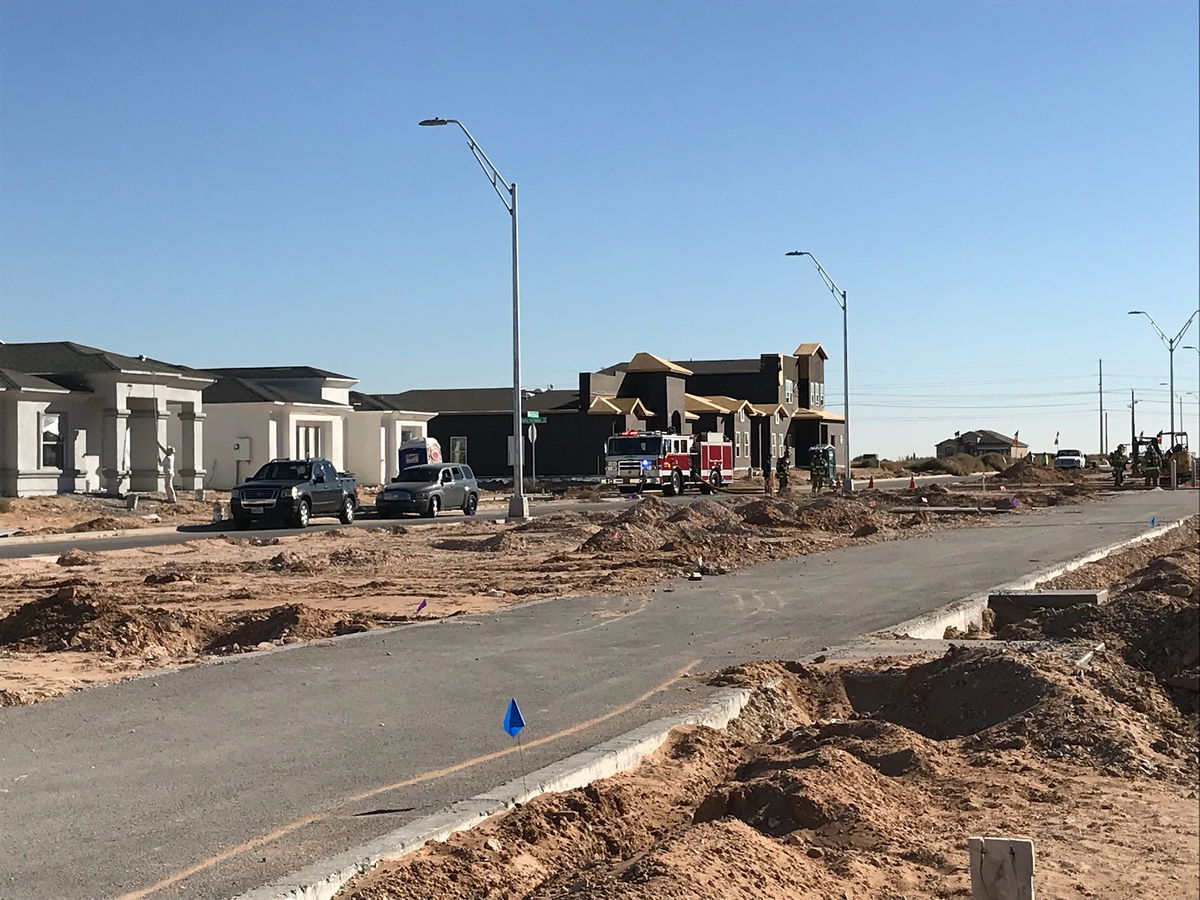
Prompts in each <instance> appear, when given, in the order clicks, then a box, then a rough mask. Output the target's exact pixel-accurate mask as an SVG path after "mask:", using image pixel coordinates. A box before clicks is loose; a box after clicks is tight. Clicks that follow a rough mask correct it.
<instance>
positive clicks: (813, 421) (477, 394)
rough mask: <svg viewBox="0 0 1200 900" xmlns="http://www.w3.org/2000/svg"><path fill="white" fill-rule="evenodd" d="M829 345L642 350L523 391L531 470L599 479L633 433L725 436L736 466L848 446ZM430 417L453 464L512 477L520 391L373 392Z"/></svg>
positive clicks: (799, 461) (800, 460)
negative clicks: (689, 356)
mask: <svg viewBox="0 0 1200 900" xmlns="http://www.w3.org/2000/svg"><path fill="white" fill-rule="evenodd" d="M827 358H828V357H827V355H826V353H825V351H824V349H823V348H822V347H821V345H820V344H815V343H813V344H801V345H800V346H799V347H797V348H796V350H795V352H794V353H791V354H786V353H783V354H781V353H767V354H763V355H761V356H759V357H757V358H751V359H718V360H687V361H671V360H668V359H664V358H662V357H659V356H655V355H654V354H652V353H637V354H635V355H634V356H633V358H632V359H630V360H629V361H628V362H623V363H618V364H616V365H613V366H609V367H607V368H604V369H600V370H599V371H595V372H580V373H579V387H578V389H577V390H549V391H524V392H523V393H522V401H521V411H522V412H523V413H526V414H528V413H531V412H536V413H538V414H539V417H540V418H543V419H545V421H544V422H543V423H541V424H539V425H538V426H537V441H536V446H530V445H528V444H527V445H526V453H525V459H526V470H527V473H528V474H532V473H533V472H534V471H535V470H534V465H535V457H536V474H538V475H539V476H541V475H546V476H556V475H563V476H572V475H595V474H597V473H598V472H600V471H602V467H603V460H604V445H605V441H606V440H607V439H608V438H609V436H611V435H613V434H616V433H618V432H621V431H626V430H629V429H645V430H650V431H663V432H670V433H674V434H693V433H697V432H720V433H723V434H725V435H726V436H727V437H728V438H729V440H730V442H731V443H732V444H733V447H734V467H735V469H741V470H745V469H747V468H750V467H758V466H761V465H762V463H763V461H764V460H765V459H772V460H774V459H777V458H779V457H780V456H782V455H783V453H784V451H785V449H787V448H794V450H795V453H794V454H793V455H792V461H793V463H794V464H796V465H803V464H804V463H805V462H806V461H807V455H808V448H809V447H811V446H813V445H814V444H818V443H832V444H834V445H835V446H837V447H838V448H839V450H840V448H841V447H843V446H844V443H843V441H844V438H843V434H844V429H845V420H844V419H843V418H842V416H840V415H837V414H836V413H831V412H829V411H827V410H826V409H825V408H824V407H825V404H824V400H825V383H824V382H825V379H824V369H823V364H824V361H825V359H827ZM366 400H369V401H373V402H379V403H386V404H392V405H396V406H399V407H402V408H405V409H412V410H422V411H425V412H427V413H430V414H431V416H432V418H431V420H430V422H429V434H430V435H431V436H433V437H436V438H437V439H438V440H439V441H440V442H441V444H442V450H443V452H444V453H446V454H447V457H448V458H450V459H453V460H458V461H462V462H468V463H470V465H471V467H472V468H473V469H474V470H475V471H476V473H478V474H480V475H483V476H486V477H503V476H504V475H505V474H507V473H508V472H510V471H511V469H510V466H511V461H510V458H509V452H508V439H509V435H511V434H512V415H513V413H512V389H511V388H478V389H457V388H456V389H450V390H412V391H405V392H404V393H399V394H370V395H364V401H366Z"/></svg>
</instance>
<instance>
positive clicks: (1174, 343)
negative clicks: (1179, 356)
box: [1129, 309, 1200, 441]
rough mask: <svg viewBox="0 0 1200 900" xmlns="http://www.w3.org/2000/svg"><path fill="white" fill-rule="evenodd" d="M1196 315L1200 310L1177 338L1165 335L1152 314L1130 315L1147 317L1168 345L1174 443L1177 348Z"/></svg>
mask: <svg viewBox="0 0 1200 900" xmlns="http://www.w3.org/2000/svg"><path fill="white" fill-rule="evenodd" d="M1196 313H1200V309H1198V310H1196V312H1194V313H1192V314H1191V315H1190V316H1188V320H1187V321H1186V322H1184V323H1183V327H1182V328H1180V329H1179V333H1178V334H1176V335H1175V337H1173V338H1169V337H1167V336H1166V335H1165V334H1163V330H1162V329H1161V328H1159V327H1158V323H1157V322H1155V321H1154V319H1153V318H1151V316H1150V313H1148V312H1146V311H1145V310H1141V309H1131V310H1130V311H1129V315H1131V316H1145V317H1146V318H1147V319H1150V324H1151V325H1152V326H1153V327H1154V330H1155V331H1157V332H1158V336H1159V338H1161V339H1162V342H1163V343H1164V344H1166V345H1167V356H1168V358H1169V359H1170V363H1171V384H1170V386H1171V440H1172V441H1174V440H1175V347H1176V346H1177V345H1178V344H1179V341H1180V339H1181V338H1182V337H1183V335H1184V332H1186V331H1187V330H1188V326H1189V325H1191V324H1192V319H1194V318H1196Z"/></svg>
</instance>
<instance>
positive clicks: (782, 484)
mask: <svg viewBox="0 0 1200 900" xmlns="http://www.w3.org/2000/svg"><path fill="white" fill-rule="evenodd" d="M789 453H790V451H788V450H786V449H785V450H784V451H783V456H781V457H779V459H778V460H776V461H775V484H776V486H777V487H778V488H779V493H781V494H782V493H783V492H784V491H786V490H787V489H788V478H789V476H790V473H791V468H792V461H791V459H790V456H789Z"/></svg>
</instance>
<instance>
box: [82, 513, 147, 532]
mask: <svg viewBox="0 0 1200 900" xmlns="http://www.w3.org/2000/svg"><path fill="white" fill-rule="evenodd" d="M145 524H146V523H145V522H144V521H143V520H142V519H137V518H134V517H133V516H126V517H120V518H118V517H117V516H98V517H97V518H95V519H88V520H87V521H86V522H80V523H79V524H78V525H72V526H71V527H70V528H68V529H67V530H66V532H65V533H67V534H78V533H81V532H85V531H123V530H126V529H129V528H142V527H144V526H145Z"/></svg>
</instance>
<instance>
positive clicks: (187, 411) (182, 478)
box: [175, 403, 208, 491]
mask: <svg viewBox="0 0 1200 900" xmlns="http://www.w3.org/2000/svg"><path fill="white" fill-rule="evenodd" d="M198 405H199V404H194V403H193V404H190V405H189V406H185V407H184V409H183V410H182V411H181V412H180V413H179V424H180V425H181V426H182V431H183V438H182V440H181V443H182V445H183V446H181V447H176V448H175V449H176V458H177V459H178V460H179V466H180V468H179V471H178V474H177V476H176V479H175V480H176V483H177V484H178V486H179V489H180V490H184V491H199V490H203V489H204V476H205V475H206V474H208V473H207V472H206V471H205V469H204V419H205V418H206V416H205V414H204V413H202V412H199V411H197V409H196V407H197V406H198Z"/></svg>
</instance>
